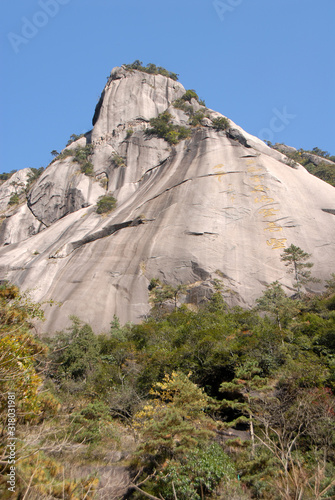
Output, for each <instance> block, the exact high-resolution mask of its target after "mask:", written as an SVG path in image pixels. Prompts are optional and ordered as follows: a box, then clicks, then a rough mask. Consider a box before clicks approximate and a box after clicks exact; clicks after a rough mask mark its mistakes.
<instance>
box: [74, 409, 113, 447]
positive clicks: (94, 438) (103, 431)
mask: <svg viewBox="0 0 335 500" xmlns="http://www.w3.org/2000/svg"><path fill="white" fill-rule="evenodd" d="M70 430H71V431H72V432H73V434H74V440H75V441H77V442H79V443H81V442H85V443H96V442H99V441H100V440H101V439H102V438H104V439H105V438H107V437H111V436H112V435H113V428H112V425H111V418H110V416H109V411H108V407H107V406H106V405H105V404H104V403H103V402H101V401H94V402H93V403H88V404H87V405H86V406H85V408H83V409H82V410H80V411H78V412H76V413H75V414H73V415H71V425H70Z"/></svg>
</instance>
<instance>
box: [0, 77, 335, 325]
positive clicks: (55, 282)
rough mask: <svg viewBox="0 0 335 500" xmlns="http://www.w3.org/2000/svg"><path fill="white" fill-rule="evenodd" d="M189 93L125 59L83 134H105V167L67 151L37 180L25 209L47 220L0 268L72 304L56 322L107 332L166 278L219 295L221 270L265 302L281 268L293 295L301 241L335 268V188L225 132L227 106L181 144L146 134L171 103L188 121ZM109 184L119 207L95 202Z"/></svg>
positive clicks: (139, 311)
mask: <svg viewBox="0 0 335 500" xmlns="http://www.w3.org/2000/svg"><path fill="white" fill-rule="evenodd" d="M184 92H185V89H184V88H183V86H182V85H181V84H180V83H178V82H175V81H173V80H172V79H169V78H166V77H164V76H161V75H155V76H154V75H148V74H145V73H142V72H139V71H133V72H129V71H126V70H125V69H124V68H115V69H114V70H113V71H112V73H111V77H110V78H109V80H108V82H107V85H106V87H105V89H104V91H103V94H102V98H101V100H100V102H99V104H98V106H97V109H96V112H95V116H94V128H93V130H92V132H91V133H90V134H87V135H86V137H85V138H83V139H80V140H79V141H82V142H81V143H80V144H81V145H83V144H86V141H92V143H93V145H94V154H93V157H92V163H93V165H94V172H95V176H94V177H87V176H85V175H84V174H82V173H81V172H80V169H79V166H78V164H77V163H76V162H74V161H73V159H71V158H72V157H67V158H66V159H65V160H63V161H56V162H54V163H53V164H52V165H51V166H49V167H48V168H47V169H46V171H45V172H44V174H43V175H42V176H41V178H40V179H39V180H38V181H37V183H36V184H35V185H34V186H33V188H32V190H31V192H30V193H29V195H28V205H26V208H21V210H22V211H24V213H25V214H26V215H27V210H29V211H30V213H31V214H32V217H34V218H35V219H36V220H38V221H39V222H40V223H41V224H43V228H42V230H41V228H39V232H38V233H37V234H33V235H31V236H28V237H27V238H25V239H24V240H23V241H13V242H12V243H11V244H9V245H8V244H7V245H6V246H5V247H4V248H2V249H1V250H0V263H1V267H0V271H1V275H0V278H1V279H9V280H11V281H13V282H15V283H16V284H18V285H19V286H21V287H22V288H23V289H27V288H29V289H31V290H32V295H33V298H34V299H35V300H39V301H43V300H47V299H51V298H52V299H54V300H56V301H59V302H62V306H61V307H52V308H49V307H48V308H47V309H46V314H47V321H46V322H45V323H44V324H43V325H42V328H43V329H44V330H47V331H50V332H52V331H55V330H59V329H61V328H64V327H65V326H67V325H68V324H69V319H68V317H69V315H70V314H75V315H77V316H79V317H80V318H81V319H83V320H84V321H88V322H90V323H91V325H92V327H93V328H94V330H95V331H96V332H100V331H102V330H104V329H105V330H107V329H108V328H109V324H110V321H111V320H112V319H113V315H114V314H116V315H117V316H119V318H120V321H121V322H122V323H123V322H126V321H134V322H139V321H141V320H142V319H143V318H144V317H145V315H146V314H147V313H148V311H149V309H150V305H149V303H148V298H149V297H148V284H149V282H150V279H151V278H153V277H155V278H160V279H161V280H162V281H164V282H167V283H171V284H174V285H177V284H179V283H184V284H189V285H190V290H189V293H188V295H187V296H186V297H185V298H184V300H186V301H192V302H195V303H197V302H198V303H199V302H201V300H203V299H204V298H205V297H208V296H210V293H211V290H212V289H213V284H214V280H215V279H220V280H221V281H222V283H223V285H224V287H225V291H224V297H225V299H226V300H227V302H229V303H230V304H240V305H242V306H250V305H252V304H253V303H254V300H255V299H256V298H257V297H258V296H259V295H260V294H261V293H262V292H263V290H264V288H265V285H266V284H269V283H271V282H273V281H275V280H279V281H280V283H282V284H283V286H284V287H285V290H286V291H287V293H291V294H292V293H293V291H294V289H293V278H292V275H289V274H288V273H287V268H286V267H285V265H284V263H283V262H282V261H281V260H280V255H281V253H282V251H283V249H284V248H286V247H287V246H289V245H290V244H291V243H294V244H295V245H297V246H299V247H301V248H302V249H303V250H304V251H306V252H309V253H311V254H312V258H311V260H312V261H313V262H314V264H315V265H314V267H313V274H314V275H315V276H317V277H319V278H320V279H321V280H325V279H328V278H329V275H330V273H331V272H334V271H335V231H334V229H335V215H334V213H335V189H334V188H333V187H332V186H330V185H328V184H326V183H325V182H323V181H321V180H320V179H318V178H316V177H314V176H312V175H310V174H309V173H308V172H307V171H306V170H305V169H304V168H303V167H302V166H301V165H298V164H296V165H295V166H294V167H292V166H289V165H288V164H286V163H287V158H286V157H285V156H284V155H283V154H281V153H280V152H278V151H275V150H273V149H271V148H269V147H268V146H266V145H265V144H264V143H263V142H262V141H260V140H259V139H258V138H256V137H253V136H251V135H250V134H248V133H246V132H244V131H243V130H242V129H241V128H240V127H238V126H237V125H235V124H234V123H233V122H231V128H230V130H229V131H228V132H226V131H216V130H215V129H214V128H213V127H212V125H211V118H214V117H218V116H222V115H220V114H219V113H216V112H214V111H212V110H207V113H208V119H205V120H204V122H203V123H204V126H201V127H194V128H193V129H192V130H193V132H192V137H191V138H190V139H187V140H184V141H182V142H180V143H179V144H177V145H176V146H171V145H169V144H168V143H167V142H166V141H164V140H163V139H159V138H157V137H155V136H148V135H146V134H145V133H144V130H145V129H146V128H147V127H148V126H149V124H148V122H149V120H150V118H153V117H156V116H158V114H159V113H161V112H163V111H165V110H166V109H168V111H169V112H170V113H171V115H172V116H173V119H174V123H176V124H180V125H185V124H186V125H187V121H188V116H187V115H186V114H185V113H184V112H183V111H181V110H178V109H175V108H174V107H173V106H172V102H173V101H174V100H175V99H176V98H179V97H181V96H182V95H183V93H184ZM193 104H194V107H195V109H199V108H200V106H199V104H198V103H196V102H195V101H194V103H193ZM72 147H76V144H74V145H73V146H72ZM115 154H117V155H119V156H121V157H123V159H124V164H123V165H120V166H118V165H117V164H116V162H115V161H114V160H113V155H115ZM106 191H108V192H110V193H112V194H113V196H114V197H115V198H116V199H117V201H118V203H117V208H116V209H115V210H114V211H113V212H111V213H110V214H108V215H98V214H97V213H96V206H95V204H96V201H97V199H98V197H99V196H101V195H102V194H103V193H105V192H106ZM26 215H25V216H26ZM13 217H17V220H20V216H18V215H17V214H16V215H15V216H13ZM14 221H15V219H13V224H14ZM14 225H15V224H14ZM11 230H12V231H13V230H14V229H13V228H12V229H11ZM308 289H310V290H321V289H322V284H319V285H317V284H311V285H310V287H309V288H308Z"/></svg>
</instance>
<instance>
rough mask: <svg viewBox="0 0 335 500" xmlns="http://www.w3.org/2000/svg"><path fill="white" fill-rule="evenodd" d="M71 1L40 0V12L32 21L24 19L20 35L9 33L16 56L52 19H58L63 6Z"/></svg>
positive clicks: (8, 36)
mask: <svg viewBox="0 0 335 500" xmlns="http://www.w3.org/2000/svg"><path fill="white" fill-rule="evenodd" d="M70 2H71V0H39V2H38V5H39V7H40V10H37V11H36V12H35V14H34V15H33V16H32V18H31V19H28V18H27V17H22V18H21V21H22V26H21V32H20V33H13V32H12V31H11V32H10V33H8V35H7V38H8V40H9V43H10V44H11V46H12V48H13V50H14V52H15V54H18V53H19V51H20V47H21V46H22V45H26V44H27V43H29V42H30V40H32V39H33V38H35V36H36V35H37V34H38V32H39V31H40V29H41V28H44V27H45V26H46V25H47V24H48V22H49V21H50V19H51V18H53V17H56V16H57V14H58V12H59V10H60V8H61V6H62V5H67V4H68V3H70Z"/></svg>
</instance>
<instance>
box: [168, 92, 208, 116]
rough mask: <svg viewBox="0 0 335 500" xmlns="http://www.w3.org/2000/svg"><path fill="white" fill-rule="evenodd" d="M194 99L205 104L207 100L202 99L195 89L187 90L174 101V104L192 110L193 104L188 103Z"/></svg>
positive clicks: (185, 109)
mask: <svg viewBox="0 0 335 500" xmlns="http://www.w3.org/2000/svg"><path fill="white" fill-rule="evenodd" d="M192 99H195V100H196V101H197V102H198V103H199V104H201V105H202V106H205V101H203V100H200V99H199V97H198V94H197V93H196V91H195V90H193V89H189V90H186V92H185V94H184V95H182V96H181V97H180V98H179V99H176V100H175V101H174V102H173V105H174V107H175V108H178V109H182V110H183V111H185V112H189V111H190V110H192V106H190V105H189V104H186V103H190V102H191V101H192Z"/></svg>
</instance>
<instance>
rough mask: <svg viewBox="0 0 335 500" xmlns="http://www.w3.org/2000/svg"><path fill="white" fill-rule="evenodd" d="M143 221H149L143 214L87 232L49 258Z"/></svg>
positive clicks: (70, 251) (69, 251)
mask: <svg viewBox="0 0 335 500" xmlns="http://www.w3.org/2000/svg"><path fill="white" fill-rule="evenodd" d="M145 222H149V220H148V219H145V218H144V217H143V216H138V217H136V218H135V219H133V220H129V221H126V222H120V223H119V224H110V225H108V226H106V227H104V228H103V229H101V230H100V231H96V232H95V233H93V234H89V235H87V236H85V237H84V238H82V239H80V240H77V241H74V242H72V243H70V244H69V245H68V246H67V248H66V250H65V253H64V252H63V251H62V250H60V251H57V252H55V254H53V255H51V256H50V258H57V257H66V256H68V255H69V254H71V253H72V252H73V251H74V250H76V249H77V248H80V247H82V246H83V245H87V243H92V242H94V241H96V240H100V239H102V238H106V237H107V236H111V235H112V234H114V233H116V232H117V231H120V229H124V228H126V227H135V226H139V225H140V224H144V223H145Z"/></svg>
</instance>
